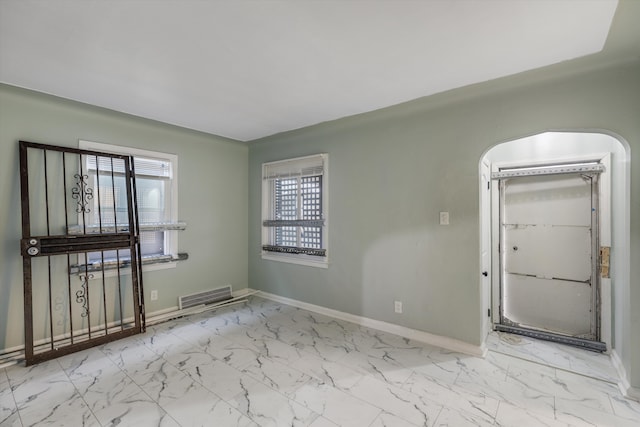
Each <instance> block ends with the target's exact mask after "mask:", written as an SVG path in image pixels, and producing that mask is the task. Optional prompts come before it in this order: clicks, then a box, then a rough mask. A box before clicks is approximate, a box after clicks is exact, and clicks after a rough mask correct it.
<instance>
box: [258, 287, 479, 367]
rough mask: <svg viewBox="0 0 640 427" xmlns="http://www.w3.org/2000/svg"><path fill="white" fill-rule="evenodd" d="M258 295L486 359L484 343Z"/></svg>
mask: <svg viewBox="0 0 640 427" xmlns="http://www.w3.org/2000/svg"><path fill="white" fill-rule="evenodd" d="M257 295H258V296H260V297H263V298H265V299H269V300H272V301H275V302H280V303H282V304H287V305H291V306H294V307H298V308H302V309H304V310H309V311H313V312H314V313H319V314H324V315H325V316H329V317H335V318H336V319H340V320H345V321H347V322H351V323H355V324H357V325H361V326H366V327H368V328H372V329H377V330H379V331H383V332H388V333H390V334H395V335H400V336H401V337H405V338H409V339H412V340H416V341H420V342H423V343H426V344H430V345H433V346H436V347H441V348H445V349H447V350H451V351H455V352H458V353H464V354H468V355H471V356H476V357H485V356H486V354H487V348H486V346H485V345H484V343H483V344H482V345H481V346H477V345H473V344H469V343H466V342H464V341H459V340H456V339H454V338H449V337H444V336H441V335H434V334H430V333H428V332H424V331H419V330H417V329H411V328H407V327H405V326H400V325H396V324H393V323H388V322H383V321H381V320H375V319H370V318H368V317H362V316H357V315H355V314H350V313H345V312H343V311H338V310H333V309H330V308H326V307H322V306H319V305H314V304H309V303H306V302H302V301H298V300H295V299H291V298H286V297H281V296H279V295H275V294H271V293H269V292H264V291H257Z"/></svg>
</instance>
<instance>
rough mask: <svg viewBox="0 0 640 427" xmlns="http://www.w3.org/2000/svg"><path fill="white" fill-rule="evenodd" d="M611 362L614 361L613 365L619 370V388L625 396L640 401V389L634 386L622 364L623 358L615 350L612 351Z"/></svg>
mask: <svg viewBox="0 0 640 427" xmlns="http://www.w3.org/2000/svg"><path fill="white" fill-rule="evenodd" d="M610 357H611V362H612V363H613V367H614V368H616V371H618V377H620V381H619V382H618V388H619V389H620V392H621V393H622V395H623V396H624V397H626V398H627V399H633V400H637V401H638V402H640V389H639V388H637V387H633V386H632V385H631V384H630V383H629V378H628V377H627V370H626V369H625V368H624V365H623V364H622V359H620V356H619V355H618V353H617V352H616V351H615V350H612V351H611V354H610Z"/></svg>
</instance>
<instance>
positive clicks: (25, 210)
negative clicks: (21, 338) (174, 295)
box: [19, 141, 145, 365]
mask: <svg viewBox="0 0 640 427" xmlns="http://www.w3.org/2000/svg"><path fill="white" fill-rule="evenodd" d="M19 146H20V192H21V208H22V240H21V242H20V246H21V254H22V257H23V282H24V324H25V359H26V364H27V365H32V364H35V363H39V362H42V361H45V360H49V359H53V358H55V357H58V356H62V355H65V354H69V353H73V352H76V351H80V350H84V349H86V348H90V347H93V346H96V345H101V344H104V343H106V342H110V341H114V340H117V339H120V338H124V337H127V336H130V335H135V334H138V333H141V332H144V329H145V319H144V299H143V289H142V286H143V284H142V270H141V265H142V263H141V259H142V257H141V252H140V239H139V232H140V225H139V222H138V213H137V200H136V182H135V171H134V167H133V157H131V156H128V155H119V154H111V153H103V152H97V151H91V150H82V149H76V148H70V147H59V146H54V145H47V144H39V143H33V142H27V141H20V143H19ZM101 159H102V160H103V161H101ZM89 160H91V162H90V161H89ZM116 163H117V164H118V165H119V166H118V169H117V172H114V164H116ZM90 164H91V170H89V169H90V167H89V165H90ZM116 175H117V180H119V181H118V183H119V184H118V185H120V186H121V185H122V180H124V188H125V190H126V191H121V192H118V193H117V194H119V197H118V198H116V197H107V193H108V194H112V195H114V194H116V191H115V188H116ZM101 193H102V194H101ZM121 193H122V194H121ZM123 215H124V218H123ZM118 220H120V221H121V222H123V223H125V224H127V227H116V226H115V224H116V223H117V222H118ZM72 230H73V231H72ZM78 230H80V231H78ZM92 256H93V257H98V258H99V259H100V260H101V261H102V262H100V263H98V266H97V267H96V266H95V265H92V266H91V268H90V265H89V264H90V258H91V257H92ZM110 258H114V259H115V260H116V261H117V263H118V265H120V263H121V261H123V260H126V261H127V264H126V269H125V268H124V267H123V268H118V269H117V271H114V270H112V269H111V270H109V271H106V270H107V269H105V261H106V260H108V259H110ZM74 266H75V267H78V266H81V268H73V267H74ZM125 270H126V272H125ZM89 271H91V273H90V272H89ZM125 273H126V274H125Z"/></svg>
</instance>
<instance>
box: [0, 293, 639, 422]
mask: <svg viewBox="0 0 640 427" xmlns="http://www.w3.org/2000/svg"><path fill="white" fill-rule="evenodd" d="M488 344H489V347H490V348H491V351H489V353H488V355H487V357H486V358H485V359H481V358H476V357H472V356H466V355H463V354H459V353H454V352H451V351H447V350H443V349H441V348H437V347H433V346H430V345H427V344H424V343H420V342H416V341H412V340H409V339H406V338H402V337H399V336H396V335H391V334H387V333H385V332H380V331H376V330H373V329H369V328H365V327H361V326H358V325H355V324H352V323H349V322H344V321H341V320H336V319H334V318H330V317H326V316H323V315H320V314H316V313H311V312H308V311H305V310H301V309H298V308H295V307H291V306H287V305H283V304H279V303H275V302H272V301H267V300H264V299H260V298H258V297H251V299H250V301H249V302H248V303H245V304H238V305H234V306H229V307H225V308H221V309H218V310H215V311H210V312H206V313H201V314H198V315H192V316H189V317H184V318H181V319H177V320H173V321H169V322H166V323H162V324H159V325H155V326H151V327H149V328H148V330H147V332H146V333H145V334H142V335H138V336H135V337H131V338H128V339H124V340H120V341H116V342H112V343H109V344H107V345H104V346H101V347H96V348H93V349H90V350H86V351H83V352H80V353H76V354H72V355H69V356H65V357H62V358H59V359H56V360H52V361H49V362H45V363H42V364H39V365H36V366H33V367H29V368H25V367H23V366H12V367H9V368H5V369H2V370H0V425H1V426H2V427H5V426H41V425H42V426H44V425H46V426H56V425H57V426H136V427H139V426H216V427H225V426H261V427H262V426H312V427H330V426H331V427H335V426H345V427H359V426H363V427H384V426H389V427H405V426H406V427H410V426H490V425H495V426H518V427H523V426H616V427H624V426H638V425H640V403H638V402H634V401H630V400H626V399H624V398H623V397H622V396H621V395H620V392H619V391H618V388H617V386H616V385H615V384H613V383H612V382H610V381H608V380H607V379H606V378H605V379H603V378H601V376H598V375H592V373H590V372H582V374H579V373H575V372H572V371H571V369H568V368H567V367H566V366H557V365H553V364H551V365H549V364H548V363H547V364H542V363H539V362H542V361H544V360H541V359H532V360H533V361H532V360H527V358H526V357H523V354H515V357H514V354H510V353H509V351H515V350H518V348H517V347H526V346H524V345H523V344H522V342H517V340H516V342H515V344H516V345H515V346H512V347H514V348H512V349H511V350H510V349H509V345H510V344H514V343H509V339H507V338H505V337H500V335H493V336H492V337H490V340H489V343H488ZM526 348H527V349H531V348H532V347H531V345H529V347H526ZM519 350H520V351H521V352H522V351H523V349H522V348H519ZM572 351H573V350H572ZM527 352H530V351H528V350H527V351H524V353H527ZM534 353H535V352H534ZM545 357H551V356H549V355H547V356H545ZM589 357H590V356H587V358H586V362H584V363H586V364H589V363H591V362H590V359H589ZM579 360H581V359H579V358H570V359H569V367H571V364H572V363H573V364H575V365H576V366H581V363H582V362H579ZM545 362H546V361H545ZM604 372H605V373H606V369H605V370H604Z"/></svg>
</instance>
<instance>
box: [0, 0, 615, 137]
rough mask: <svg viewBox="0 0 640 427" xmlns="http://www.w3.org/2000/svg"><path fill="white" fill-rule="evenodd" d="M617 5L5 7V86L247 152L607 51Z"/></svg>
mask: <svg viewBox="0 0 640 427" xmlns="http://www.w3.org/2000/svg"><path fill="white" fill-rule="evenodd" d="M617 3H618V2H617V0H599V1H593V0H590V1H589V0H554V1H550V0H549V1H540V0H518V1H515V0H511V1H508V0H475V1H472V0H449V1H445V0H423V1H418V0H412V1H401V0H395V1H391V0H388V1H382V0H379V1H370V0H369V1H367V0H352V1H347V0H343V1H339V0H335V1H310V0H289V1H246V0H217V1H206V0H199V1H195V0H164V1H151V0H146V1H145V0H127V1H125V0H121V1H94V0H50V1H31V0H0V82H4V83H7V84H10V85H14V86H20V87H25V88H29V89H33V90H36V91H41V92H45V93H50V94H54V95H58V96H61V97H64V98H69V99H73V100H77V101H81V102H85V103H89V104H93V105H98V106H101V107H106V108H110V109H113V110H116V111H122V112H125V113H130V114H134V115H137V116H141V117H146V118H150V119H155V120H159V121H162V122H167V123H172V124H176V125H180V126H183V127H187V128H191V129H196V130H200V131H204V132H208V133H212V134H216V135H221V136H226V137H229V138H233V139H237V140H241V141H247V140H252V139H256V138H260V137H263V136H267V135H271V134H275V133H278V132H283V131H287V130H291V129H296V128H300V127H304V126H308V125H312V124H315V123H319V122H323V121H327V120H332V119H336V118H340V117H345V116H349V115H353V114H358V113H363V112H366V111H371V110H375V109H379V108H382V107H387V106H390V105H394V104H398V103H401V102H404V101H409V100H412V99H416V98H419V97H423V96H426V95H431V94H434V93H438V92H443V91H446V90H449V89H453V88H457V87H462V86H465V85H469V84H473V83H478V82H482V81H487V80H491V79H495V78H498V77H502V76H506V75H511V74H515V73H519V72H522V71H527V70H531V69H535V68H539V67H543V66H546V65H550V64H555V63H558V62H562V61H566V60H569V59H573V58H577V57H581V56H584V55H589V54H592V53H596V52H599V51H600V50H602V48H603V46H604V43H605V40H606V38H607V34H608V32H609V28H610V26H611V22H612V19H613V15H614V12H615V10H616V7H617Z"/></svg>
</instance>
